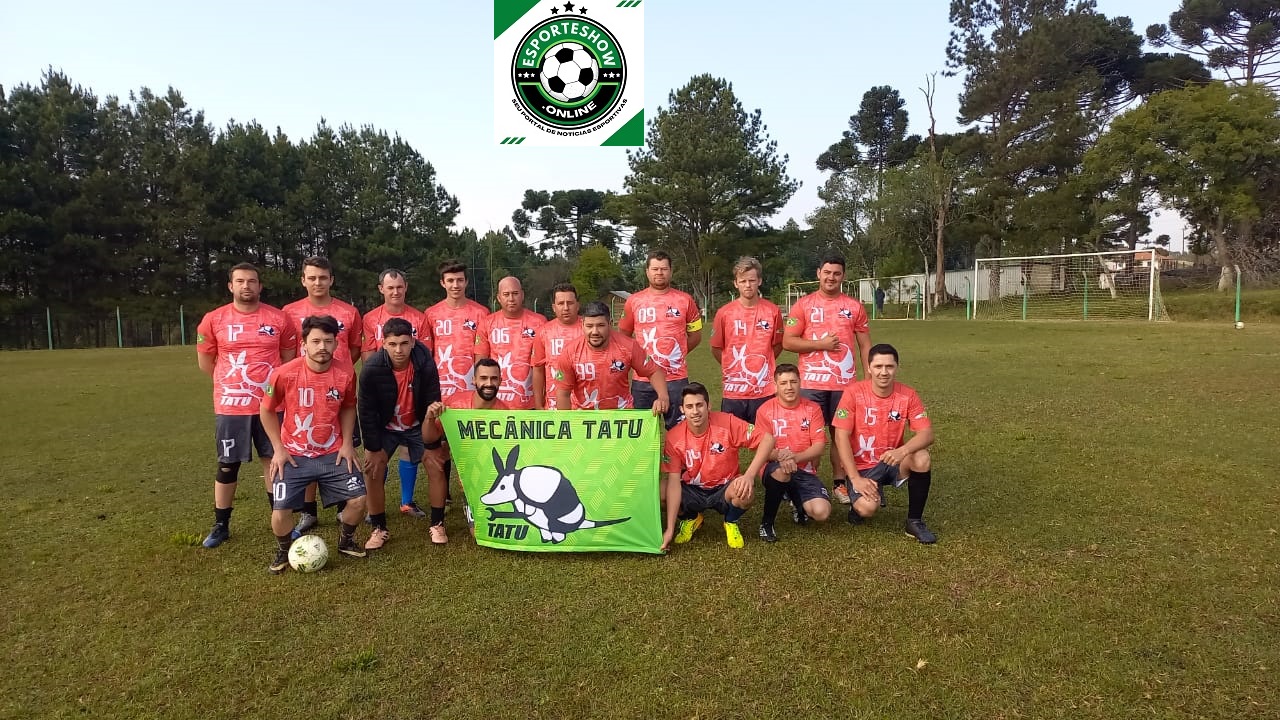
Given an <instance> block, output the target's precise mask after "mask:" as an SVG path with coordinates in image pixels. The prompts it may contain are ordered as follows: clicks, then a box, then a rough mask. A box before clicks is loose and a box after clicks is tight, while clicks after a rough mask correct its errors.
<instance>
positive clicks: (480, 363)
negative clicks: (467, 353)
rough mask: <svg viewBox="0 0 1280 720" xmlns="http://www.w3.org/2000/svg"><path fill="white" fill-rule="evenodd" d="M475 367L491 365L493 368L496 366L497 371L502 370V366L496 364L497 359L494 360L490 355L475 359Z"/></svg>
mask: <svg viewBox="0 0 1280 720" xmlns="http://www.w3.org/2000/svg"><path fill="white" fill-rule="evenodd" d="M476 367H478V368H482V367H493V368H498V370H499V371H501V370H502V366H501V365H499V364H498V361H497V360H494V359H493V358H491V357H482V358H480V359H479V360H477V361H476Z"/></svg>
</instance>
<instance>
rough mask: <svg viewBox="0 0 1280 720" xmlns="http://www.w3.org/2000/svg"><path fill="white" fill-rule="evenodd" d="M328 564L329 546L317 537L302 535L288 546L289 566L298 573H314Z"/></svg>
mask: <svg viewBox="0 0 1280 720" xmlns="http://www.w3.org/2000/svg"><path fill="white" fill-rule="evenodd" d="M326 562H329V546H328V545H325V544H324V540H321V539H320V536H318V535H303V536H302V537H300V538H298V539H297V540H294V541H293V544H292V545H290V546H289V566H290V567H292V568H293V569H294V570H297V571H298V572H304V573H309V572H315V571H317V570H319V569H320V568H322V567H324V564H325V563H326Z"/></svg>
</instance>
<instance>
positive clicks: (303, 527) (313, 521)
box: [291, 512, 320, 540]
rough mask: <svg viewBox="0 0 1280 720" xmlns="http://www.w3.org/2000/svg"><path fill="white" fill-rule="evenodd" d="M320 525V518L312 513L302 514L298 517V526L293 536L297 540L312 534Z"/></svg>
mask: <svg viewBox="0 0 1280 720" xmlns="http://www.w3.org/2000/svg"><path fill="white" fill-rule="evenodd" d="M319 524H320V518H318V517H316V516H315V515H312V514H311V513H306V512H304V513H301V514H299V515H298V524H297V525H294V526H293V532H292V533H291V535H293V539H294V540H297V539H298V538H300V537H302V536H303V535H306V534H307V533H308V532H311V529H312V528H314V527H315V526H316V525H319Z"/></svg>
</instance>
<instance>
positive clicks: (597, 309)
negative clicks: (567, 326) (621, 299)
mask: <svg viewBox="0 0 1280 720" xmlns="http://www.w3.org/2000/svg"><path fill="white" fill-rule="evenodd" d="M582 317H584V318H589V317H602V318H604V319H605V320H608V319H610V318H611V317H613V314H612V313H610V312H609V306H608V305H605V304H604V303H602V302H600V301H599V300H596V301H594V302H589V303H587V304H586V305H584V306H582Z"/></svg>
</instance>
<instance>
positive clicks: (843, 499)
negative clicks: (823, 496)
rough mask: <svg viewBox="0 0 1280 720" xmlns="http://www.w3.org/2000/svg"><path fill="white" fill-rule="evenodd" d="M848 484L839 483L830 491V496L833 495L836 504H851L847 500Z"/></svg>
mask: <svg viewBox="0 0 1280 720" xmlns="http://www.w3.org/2000/svg"><path fill="white" fill-rule="evenodd" d="M848 484H849V483H840V484H839V485H836V486H835V488H834V489H833V490H832V491H831V494H832V495H835V497H836V502H838V503H840V504H841V505H848V504H849V503H851V502H852V501H851V500H850V499H849V489H848Z"/></svg>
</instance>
